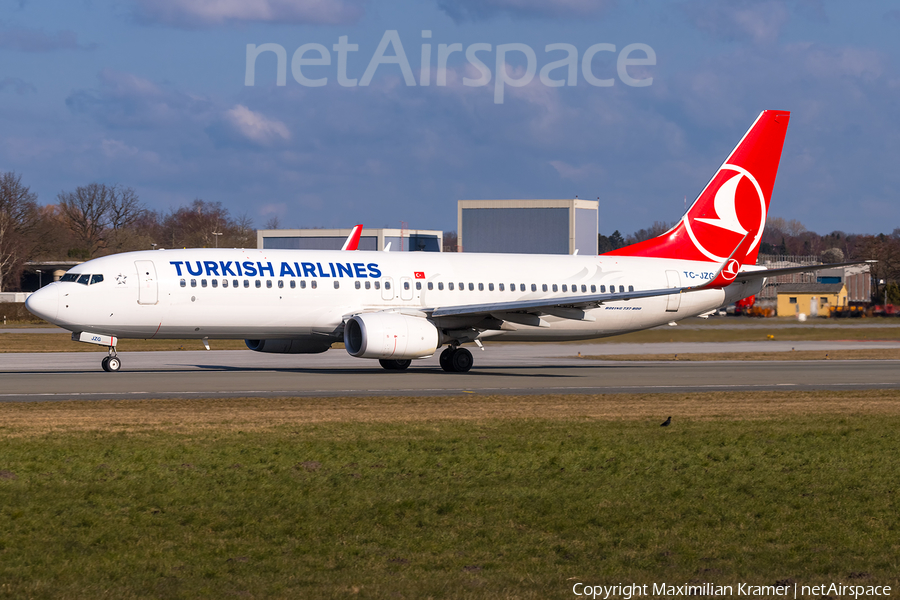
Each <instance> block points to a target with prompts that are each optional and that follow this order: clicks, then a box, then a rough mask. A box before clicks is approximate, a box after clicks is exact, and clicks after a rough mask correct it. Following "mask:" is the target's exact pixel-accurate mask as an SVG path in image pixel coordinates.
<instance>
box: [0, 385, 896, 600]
mask: <svg viewBox="0 0 900 600" xmlns="http://www.w3.org/2000/svg"><path fill="white" fill-rule="evenodd" d="M729 398H731V397H728V396H724V395H721V394H719V395H716V394H696V395H688V396H674V395H641V396H625V395H618V396H581V397H577V398H570V399H567V398H566V397H544V398H521V399H520V398H514V397H493V398H479V397H475V398H473V397H470V396H463V397H459V398H454V397H448V398H421V399H415V398H412V399H410V398H401V399H373V398H369V399H304V400H290V399H275V400H252V399H244V400H234V401H190V402H187V401H144V402H117V403H52V404H49V403H48V404H40V403H32V404H20V405H0V522H2V523H3V526H2V528H0V597H8V598H25V597H30V598H196V597H207V598H229V597H248V598H344V597H359V598H567V597H573V594H572V592H571V585H572V583H573V582H575V581H582V582H585V583H589V584H591V585H596V584H607V585H609V584H615V583H620V582H625V583H628V582H637V583H647V584H650V583H654V582H664V581H665V582H669V583H670V584H683V583H684V582H713V583H716V584H719V585H724V584H736V583H738V582H751V583H758V584H774V583H775V582H776V581H777V580H785V579H792V580H794V581H797V582H799V583H801V584H818V583H829V582H831V581H835V582H841V581H843V582H845V583H854V582H855V583H863V584H866V585H874V584H875V583H878V584H889V585H894V588H893V589H894V591H895V592H896V590H897V589H898V588H897V586H898V585H900V517H898V514H900V480H898V475H900V456H898V453H897V448H898V445H900V398H898V397H897V395H896V394H895V393H892V392H857V393H855V394H854V395H853V396H852V397H851V396H848V395H847V394H842V393H831V394H818V395H816V394H805V395H804V394H800V395H797V394H764V393H752V394H743V395H741V397H740V398H739V399H738V400H734V399H733V398H732V399H729ZM669 414H673V415H674V422H673V425H672V426H671V427H668V428H660V427H659V423H660V422H661V421H662V419H663V418H665V417H666V416H668V415H669ZM542 415H543V416H542ZM597 415H606V416H602V417H600V416H597ZM651 415H653V416H651Z"/></svg>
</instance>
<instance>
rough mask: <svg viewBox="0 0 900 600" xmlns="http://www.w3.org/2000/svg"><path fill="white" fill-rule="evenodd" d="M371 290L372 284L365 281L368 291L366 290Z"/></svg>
mask: <svg viewBox="0 0 900 600" xmlns="http://www.w3.org/2000/svg"><path fill="white" fill-rule="evenodd" d="M371 288H372V282H371V281H367V282H366V289H367V290H368V289H371Z"/></svg>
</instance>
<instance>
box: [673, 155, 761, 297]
mask: <svg viewBox="0 0 900 600" xmlns="http://www.w3.org/2000/svg"><path fill="white" fill-rule="evenodd" d="M712 194H715V195H714V196H713V197H712V198H710V195H712ZM683 220H684V225H685V229H687V232H688V235H689V236H690V238H691V241H692V242H693V243H694V246H696V247H697V250H699V251H700V252H701V253H703V255H704V256H706V257H707V258H709V259H710V260H714V261H716V262H723V261H725V259H726V258H727V257H728V256H729V255H730V254H731V253H732V252H734V249H735V248H736V247H737V245H738V244H740V243H741V239H743V237H744V236H745V235H747V232H748V231H753V232H755V235H754V238H753V242H752V243H751V244H750V246H749V248H747V252H748V253H749V252H750V251H751V250H753V248H755V247H756V245H757V244H758V243H759V240H760V239H761V238H762V234H763V227H764V226H765V223H766V199H765V197H764V196H763V193H762V189H761V188H760V187H759V183H758V182H757V181H756V178H755V177H754V176H753V175H752V174H751V173H750V172H749V171H748V170H746V169H744V168H743V167H739V166H737V165H730V164H726V165H723V166H722V168H721V169H719V172H718V173H716V176H715V177H714V178H713V180H712V181H711V182H710V184H709V185H708V186H707V187H706V189H705V190H703V193H702V194H701V195H700V198H699V199H698V201H697V202H695V203H694V206H692V207H691V210H689V211H688V213H687V214H686V215H685V216H684V219H683ZM738 259H743V256H740V257H738ZM734 262H737V263H738V265H737V267H735V268H734V270H733V271H729V269H731V268H732V265H731V262H730V261H729V264H728V265H726V267H725V269H723V270H722V276H723V277H725V278H726V279H728V280H729V281H730V280H731V279H734V278H735V277H737V271H738V269H739V268H740V263H739V261H737V260H735V261H734ZM729 275H730V277H728V276H729Z"/></svg>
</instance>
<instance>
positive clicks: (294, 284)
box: [291, 279, 297, 290]
mask: <svg viewBox="0 0 900 600" xmlns="http://www.w3.org/2000/svg"><path fill="white" fill-rule="evenodd" d="M296 287H297V282H296V281H294V280H293V279H291V289H292V290H293V289H295V288H296Z"/></svg>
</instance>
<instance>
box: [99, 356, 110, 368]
mask: <svg viewBox="0 0 900 600" xmlns="http://www.w3.org/2000/svg"><path fill="white" fill-rule="evenodd" d="M100 366H101V367H103V370H104V371H106V372H109V357H108V356H104V357H103V360H101V361H100Z"/></svg>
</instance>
